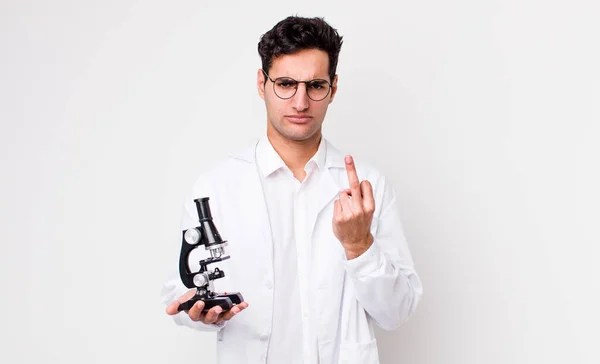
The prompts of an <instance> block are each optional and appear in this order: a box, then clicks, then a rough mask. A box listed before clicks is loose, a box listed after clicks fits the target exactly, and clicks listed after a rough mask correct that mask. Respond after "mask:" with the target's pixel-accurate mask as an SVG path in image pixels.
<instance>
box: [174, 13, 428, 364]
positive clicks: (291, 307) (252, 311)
mask: <svg viewBox="0 0 600 364" xmlns="http://www.w3.org/2000/svg"><path fill="white" fill-rule="evenodd" d="M341 45H342V37H341V36H339V35H338V33H337V31H336V30H335V29H333V28H332V27H331V26H329V25H328V24H327V23H326V22H325V21H324V20H323V19H320V18H300V17H288V18H286V19H284V20H282V21H281V22H279V23H278V24H277V25H275V26H274V27H273V28H272V29H271V30H270V31H268V32H267V33H266V34H264V35H263V36H262V37H261V40H260V42H259V44H258V51H259V54H260V57H261V59H262V69H260V70H258V72H257V88H258V93H259V95H260V97H261V98H262V99H263V100H264V101H265V105H266V111H267V133H266V136H265V137H263V138H262V139H261V140H259V141H258V142H257V143H256V144H255V145H253V146H252V147H251V148H249V149H247V150H244V151H242V152H240V153H236V154H234V155H232V156H231V157H230V158H228V159H227V160H225V161H224V162H223V163H221V164H220V165H219V166H218V167H216V168H214V169H213V170H211V171H209V172H206V173H205V174H203V175H202V176H201V177H200V178H199V179H198V180H197V182H196V184H195V185H194V188H193V191H192V194H191V195H190V196H189V198H188V199H187V200H186V205H185V212H184V217H183V221H182V229H184V230H185V229H188V228H191V227H194V226H197V225H198V221H197V219H198V218H197V214H196V210H195V207H194V202H193V200H194V198H198V197H209V198H210V199H211V209H212V215H213V220H214V222H215V225H216V226H217V227H218V229H219V232H220V234H221V235H222V236H223V237H224V238H225V239H226V240H228V242H229V246H228V253H229V254H230V256H231V259H229V260H226V261H223V262H220V263H219V264H220V265H219V268H220V269H222V270H223V271H225V272H226V273H225V277H224V278H222V279H219V280H218V281H216V282H215V286H216V290H217V291H219V292H223V291H239V292H240V293H242V295H243V296H244V299H245V300H246V301H247V302H243V303H241V304H239V305H237V306H235V307H233V308H232V309H231V310H229V311H227V312H222V310H221V309H220V307H214V308H212V309H211V310H209V311H208V312H207V313H206V314H202V313H201V311H202V309H203V307H204V305H203V302H201V301H200V302H197V303H196V305H195V306H194V307H193V308H192V309H190V310H189V311H187V312H177V307H178V305H179V304H180V303H182V302H185V301H187V300H188V299H189V298H190V297H191V296H192V295H193V293H194V292H193V291H187V292H186V288H185V287H184V286H183V285H182V284H181V282H180V281H179V279H178V276H175V278H173V279H172V280H170V281H168V282H166V283H165V287H164V299H165V302H166V303H168V306H167V309H166V310H167V313H168V314H169V315H173V318H174V320H175V322H177V323H178V324H181V325H186V326H189V327H192V328H196V329H198V330H213V331H217V342H218V357H219V362H220V363H227V364H234V363H236V364H237V363H269V364H271V363H277V364H279V363H287V364H292V363H321V364H329V363H338V362H340V363H360V364H365V363H378V362H379V359H378V353H377V345H376V341H375V337H374V334H373V325H374V324H376V325H378V326H380V327H382V328H383V329H387V330H393V329H395V328H397V327H398V326H399V325H400V324H402V323H403V322H404V321H406V320H407V319H408V318H409V317H410V315H411V314H412V313H413V312H414V310H415V308H416V306H417V304H418V302H419V299H420V296H421V292H422V288H421V282H420V280H419V277H418V276H417V273H416V272H415V270H414V267H413V262H412V258H411V254H410V251H409V249H408V246H407V243H406V241H405V238H404V235H403V231H402V228H401V222H400V216H399V212H398V208H397V199H396V196H395V193H394V190H393V188H392V187H391V186H390V184H389V183H388V181H387V180H386V178H385V177H383V176H382V175H380V174H379V173H378V172H377V171H376V170H374V169H373V168H370V167H368V166H367V165H365V164H363V163H358V162H357V163H355V161H354V160H353V158H352V157H351V156H349V155H346V156H344V155H343V154H341V153H340V152H339V151H338V150H337V149H335V148H334V147H333V146H332V145H331V144H330V143H329V142H327V141H326V140H325V139H324V138H323V137H322V135H321V127H322V123H323V120H324V119H325V115H326V113H327V108H328V106H329V104H331V103H332V102H333V100H334V97H335V94H336V91H337V81H338V77H337V75H336V66H337V61H338V54H339V52H340V49H341ZM249 303H250V305H249ZM244 310H246V312H244V313H243V314H240V312H242V311H244Z"/></svg>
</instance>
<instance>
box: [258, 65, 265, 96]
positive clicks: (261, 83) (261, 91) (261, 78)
mask: <svg viewBox="0 0 600 364" xmlns="http://www.w3.org/2000/svg"><path fill="white" fill-rule="evenodd" d="M265 80H266V78H265V74H264V73H263V71H262V69H260V68H259V69H258V73H257V74H256V88H257V89H258V96H260V98H261V99H263V100H264V99H265Z"/></svg>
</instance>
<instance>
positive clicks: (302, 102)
mask: <svg viewBox="0 0 600 364" xmlns="http://www.w3.org/2000/svg"><path fill="white" fill-rule="evenodd" d="M309 101H310V100H309V98H308V94H307V93H306V84H304V83H300V84H298V89H297V90H296V94H295V95H294V99H293V103H294V109H296V110H297V111H304V110H306V109H308V106H309Z"/></svg>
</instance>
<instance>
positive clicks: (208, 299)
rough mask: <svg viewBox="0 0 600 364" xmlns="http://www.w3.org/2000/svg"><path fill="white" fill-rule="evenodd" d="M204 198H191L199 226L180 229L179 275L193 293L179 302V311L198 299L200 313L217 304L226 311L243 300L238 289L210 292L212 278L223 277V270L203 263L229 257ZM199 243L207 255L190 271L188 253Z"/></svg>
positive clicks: (210, 262) (189, 306) (225, 244)
mask: <svg viewBox="0 0 600 364" xmlns="http://www.w3.org/2000/svg"><path fill="white" fill-rule="evenodd" d="M208 200H209V198H208V197H203V198H198V199H195V200H194V202H195V203H196V209H197V210H198V218H199V222H200V225H199V226H197V227H195V228H191V229H187V230H184V231H183V238H182V242H181V254H180V255H179V275H180V276H181V280H182V281H183V284H184V285H185V286H186V287H188V288H194V287H195V288H196V294H195V295H194V297H192V298H191V299H190V300H189V301H186V302H184V303H182V304H180V305H179V311H183V310H189V309H191V308H192V307H193V306H194V304H195V303H196V302H198V301H204V309H203V310H202V312H204V313H205V312H207V311H208V310H210V309H211V308H212V307H215V306H221V308H222V309H223V311H227V310H229V309H231V308H232V307H233V305H237V304H239V303H242V302H243V301H244V298H243V297H242V295H241V294H240V293H239V292H233V293H227V292H225V293H216V292H214V287H213V280H215V279H219V278H223V277H225V272H224V271H222V270H220V269H219V268H215V269H214V270H212V271H210V270H209V269H208V268H207V266H208V265H209V264H212V263H217V262H220V261H222V260H226V259H229V255H226V254H225V247H226V246H227V241H225V240H223V239H221V235H220V234H219V232H218V231H217V228H216V227H215V224H214V223H213V218H212V214H211V212H210V205H209V203H208ZM201 245H204V247H205V250H209V251H210V258H207V259H203V260H200V262H199V263H200V270H199V271H198V272H192V271H190V267H189V255H190V253H191V252H192V251H193V250H194V249H196V248H198V247H200V246H201Z"/></svg>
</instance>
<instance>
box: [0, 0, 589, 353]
mask: <svg viewBox="0 0 600 364" xmlns="http://www.w3.org/2000/svg"><path fill="white" fill-rule="evenodd" d="M282 3H283V2H279V1H270V2H262V3H258V2H256V3H248V2H242V1H239V2H236V3H235V4H234V3H233V2H226V1H225V2H216V1H210V2H209V1H169V2H167V1H164V2H158V1H141V0H139V1H134V0H119V1H116V0H112V1H52V2H46V1H16V0H15V1H6V0H2V2H1V5H0V105H1V107H0V121H1V129H0V151H1V159H0V163H1V164H0V171H1V173H2V174H1V176H2V178H1V182H0V183H1V185H0V201H1V204H0V222H1V223H0V244H1V250H0V259H1V260H0V263H1V265H0V269H1V278H0V284H1V286H0V288H1V294H2V296H1V297H2V298H1V307H0V335H1V336H0V348H1V350H0V362H2V363H41V362H43V363H167V362H169V363H176V362H177V363H212V362H214V358H215V346H214V342H213V338H212V334H206V333H199V332H194V331H192V330H189V329H185V328H181V327H177V326H175V325H174V324H173V323H172V322H171V320H170V319H169V318H168V317H166V315H165V314H164V311H163V310H164V307H163V306H162V305H161V304H160V299H159V293H160V288H161V284H162V281H163V279H164V278H165V277H166V276H167V274H168V273H169V272H170V271H171V270H172V269H176V265H177V261H178V253H179V244H180V241H179V238H180V231H179V217H180V211H181V204H182V203H183V198H184V195H185V194H186V193H187V192H188V190H189V188H190V187H191V184H192V182H193V180H194V179H195V178H196V176H197V175H198V174H199V173H200V172H201V171H203V170H205V169H206V168H208V167H209V166H210V165H212V163H213V162H215V161H216V160H217V158H219V157H221V156H225V155H226V154H227V153H228V152H230V151H233V150H236V149H238V148H240V147H243V146H245V145H247V144H248V142H249V141H251V140H252V139H254V138H256V137H259V136H261V135H262V133H263V132H264V128H265V125H266V121H265V115H264V104H263V103H262V101H261V100H260V99H259V97H258V95H257V93H256V89H255V77H256V70H257V69H258V68H259V67H260V60H259V57H258V54H257V51H256V45H257V42H258V40H259V37H260V35H261V34H263V33H264V32H265V31H267V30H268V29H270V28H271V27H272V26H273V25H274V24H275V23H276V22H277V21H279V20H280V19H283V18H284V17H286V16H288V15H292V14H298V15H304V16H324V17H325V19H326V20H327V21H329V22H330V23H331V25H332V26H334V27H336V28H337V29H339V31H340V33H341V34H342V35H343V36H344V45H343V48H342V52H341V54H340V61H339V68H338V73H339V75H340V82H339V93H338V95H337V99H336V101H335V102H334V103H333V104H332V106H331V107H330V111H329V114H328V117H327V119H326V126H325V130H324V132H325V135H326V136H327V137H329V139H330V140H331V141H333V142H334V143H335V144H336V145H337V146H338V147H339V148H341V149H343V150H348V151H350V152H352V153H353V154H355V155H357V156H360V157H363V158H366V159H367V160H369V161H370V162H371V164H373V165H375V166H376V167H378V168H379V169H381V170H382V171H383V172H384V173H385V174H387V175H388V176H389V177H390V178H391V179H392V181H393V183H394V185H395V187H396V188H397V190H398V193H399V196H400V200H401V202H402V209H403V212H402V214H403V222H404V225H405V229H406V234H407V237H408V239H409V242H410V247H411V250H412V252H413V255H414V260H415V262H416V267H417V270H418V272H419V274H420V276H421V278H422V280H423V284H424V289H425V293H424V296H423V300H422V303H421V305H420V307H419V309H418V311H417V313H416V314H415V316H413V318H412V319H411V320H410V321H409V322H408V323H407V324H406V325H405V326H403V327H402V328H401V329H400V330H398V331H397V332H393V333H384V332H379V338H380V340H379V342H380V344H379V345H380V350H381V353H380V355H381V358H382V362H383V363H415V364H425V363H427V364H438V363H457V364H458V363H460V364H483V363H485V364H488V363H518V364H521V363H522V364H525V363H590V364H591V363H598V362H600V352H599V348H598V343H599V340H600V328H599V327H600V320H599V317H600V315H599V314H598V310H599V309H600V299H599V298H598V296H599V295H598V293H599V292H598V291H599V289H598V286H599V278H600V269H599V268H598V262H599V260H600V254H599V248H598V245H599V243H600V237H599V235H600V234H599V231H598V230H599V227H598V226H599V219H600V207H599V206H600V194H599V192H598V190H599V186H600V178H599V168H600V167H599V165H600V163H599V158H598V156H599V155H600V148H599V146H598V143H599V139H600V133H599V131H600V130H599V126H598V124H599V122H600V117H599V116H600V113H599V105H600V86H599V84H600V73H599V71H598V69H599V66H598V65H599V64H600V56H599V35H600V26H599V25H598V19H599V18H600V14H599V12H598V5H596V4H597V2H595V1H591V0H590V1H587V2H584V1H561V2H559V1H542V0H539V1H535V0H519V1H517V0H514V1H510V0H497V1H475V0H471V1H468V0H457V1H444V0H426V1H401V2H393V3H392V2H389V3H388V2H381V1H361V2H357V3H356V5H351V4H350V3H348V2H345V3H343V4H342V3H341V2H340V3H336V4H334V3H327V2H323V1H314V2H307V1H303V2H294V4H293V5H287V4H282ZM233 258H235V259H243V257H232V259H233ZM240 291H243V287H240ZM243 314H247V315H251V314H252V311H251V309H249V310H247V311H246V312H244V313H243Z"/></svg>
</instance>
